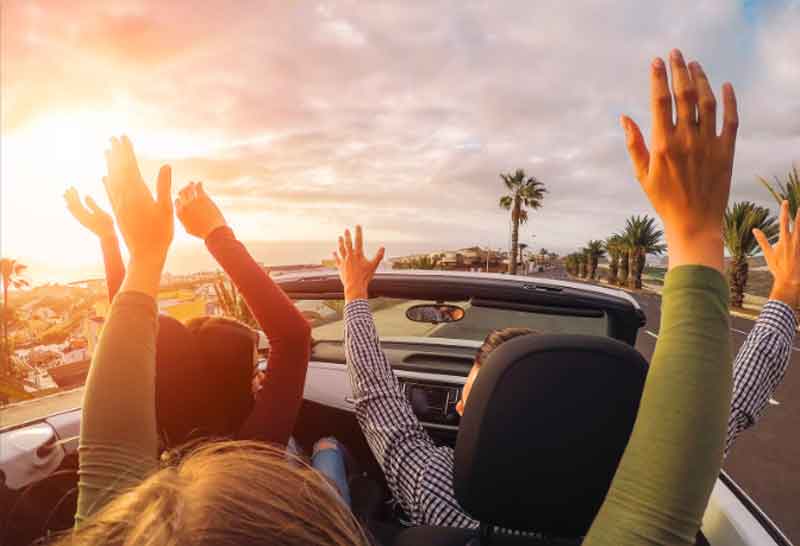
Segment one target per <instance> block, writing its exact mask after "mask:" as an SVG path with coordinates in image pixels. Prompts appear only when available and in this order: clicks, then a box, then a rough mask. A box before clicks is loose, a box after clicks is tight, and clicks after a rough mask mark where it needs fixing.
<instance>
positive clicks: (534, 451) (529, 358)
mask: <svg viewBox="0 0 800 546" xmlns="http://www.w3.org/2000/svg"><path fill="white" fill-rule="evenodd" d="M646 375H647V362H646V361H645V360H644V358H642V356H641V355H640V354H639V353H638V352H637V351H636V350H635V349H633V348H632V347H630V346H628V345H626V344H624V343H622V342H619V341H616V340H613V339H610V338H603V337H594V336H578V335H536V334H531V335H526V336H521V337H517V338H514V339H512V340H509V341H507V342H505V343H503V344H502V345H501V346H500V347H498V348H497V349H496V350H494V351H493V352H492V353H491V355H490V356H489V359H488V360H487V362H486V363H485V364H484V365H483V369H482V370H481V372H480V374H478V377H477V379H476V381H475V384H474V385H473V387H472V390H471V392H470V395H469V400H468V402H467V406H466V410H465V412H464V417H463V418H462V419H461V424H460V426H459V431H458V440H457V442H456V450H455V474H454V481H455V493H456V498H457V499H458V502H459V504H460V505H461V506H462V507H463V508H464V509H465V510H466V511H467V512H468V513H469V514H470V516H472V517H473V518H475V519H478V520H480V521H481V522H482V523H484V524H491V525H496V526H500V527H505V528H509V529H515V530H519V531H537V532H540V533H545V534H551V535H555V536H561V537H578V536H582V535H584V534H585V533H586V532H587V531H588V529H589V526H590V525H591V523H592V520H593V519H594V517H595V515H596V514H597V512H598V510H599V509H600V505H601V504H602V502H603V499H604V498H605V495H606V493H607V492H608V488H609V485H610V484H611V479H612V478H613V477H614V473H615V471H616V468H617V464H618V463H619V460H620V458H621V457H622V453H623V451H624V450H625V446H626V445H627V443H628V438H629V437H630V433H631V430H632V429H633V423H634V421H635V420H636V414H637V411H638V409H639V400H640V399H641V396H642V389H643V388H644V381H645V377H646Z"/></svg>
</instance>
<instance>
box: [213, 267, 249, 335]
mask: <svg viewBox="0 0 800 546" xmlns="http://www.w3.org/2000/svg"><path fill="white" fill-rule="evenodd" d="M214 292H215V293H216V295H217V301H218V302H219V306H220V309H221V310H222V314H223V316H226V317H229V318H232V319H236V320H238V321H239V322H241V323H244V324H247V325H248V326H250V327H251V328H260V326H259V325H258V322H257V321H256V319H255V317H254V316H253V313H252V312H251V311H250V308H249V307H248V306H247V303H246V302H245V301H244V297H243V296H242V295H241V294H240V293H239V291H238V290H237V289H236V285H235V284H233V281H229V282H225V280H223V279H218V280H216V281H214Z"/></svg>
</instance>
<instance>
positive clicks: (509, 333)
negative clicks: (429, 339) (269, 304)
mask: <svg viewBox="0 0 800 546" xmlns="http://www.w3.org/2000/svg"><path fill="white" fill-rule="evenodd" d="M536 333H538V332H536V331H535V330H531V329H530V328H503V329H501V330H492V331H491V332H489V335H487V336H486V338H485V339H484V340H483V344H482V345H481V346H480V348H479V349H478V352H477V354H476V355H475V362H474V363H473V364H472V369H470V371H469V375H468V376H467V381H466V382H465V383H464V388H463V389H462V390H461V400H459V401H458V404H456V411H457V412H458V414H459V415H464V406H465V405H466V404H467V398H468V397H469V393H470V391H471V390H472V384H473V383H474V382H475V378H476V377H478V372H480V371H481V366H483V365H484V364H485V363H486V360H487V359H488V358H489V355H490V354H491V352H492V351H494V350H495V349H497V348H498V347H499V346H500V345H502V344H503V343H505V342H506V341H508V340H509V339H514V338H515V337H519V336H524V335H527V334H536Z"/></svg>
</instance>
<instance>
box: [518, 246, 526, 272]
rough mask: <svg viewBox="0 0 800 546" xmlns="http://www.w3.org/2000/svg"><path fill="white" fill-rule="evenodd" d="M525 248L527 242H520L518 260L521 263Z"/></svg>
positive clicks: (523, 260)
mask: <svg viewBox="0 0 800 546" xmlns="http://www.w3.org/2000/svg"><path fill="white" fill-rule="evenodd" d="M526 248H528V245H527V244H525V243H520V244H519V261H520V263H522V264H524V263H525V249H526ZM525 273H527V271H525Z"/></svg>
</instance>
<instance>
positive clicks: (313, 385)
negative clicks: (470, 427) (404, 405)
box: [303, 340, 480, 431]
mask: <svg viewBox="0 0 800 546" xmlns="http://www.w3.org/2000/svg"><path fill="white" fill-rule="evenodd" d="M479 345H480V344H479V343H474V342H458V343H456V342H453V341H452V340H441V341H438V340H437V341H435V342H433V343H427V342H426V343H419V342H418V341H417V342H406V341H399V340H394V341H392V340H389V341H383V342H382V343H381V348H382V349H383V352H384V354H385V355H386V357H387V359H388V360H389V363H390V364H391V366H392V369H393V371H394V374H395V376H396V377H397V379H398V380H399V381H400V386H401V388H402V390H403V394H404V395H405V396H406V398H407V399H408V401H409V403H410V404H411V407H412V408H413V410H414V413H415V414H416V415H417V417H418V418H419V420H420V421H421V422H422V424H423V426H425V427H426V428H428V429H431V430H446V431H457V430H458V423H459V416H458V413H457V412H456V410H455V406H456V403H457V402H458V400H459V399H460V398H461V389H462V387H463V386H464V382H465V381H466V377H467V375H468V374H469V370H470V368H471V367H472V363H473V359H474V355H475V350H476V349H477V347H478V346H479ZM303 397H304V398H305V399H306V400H309V401H311V402H316V403H318V404H322V405H324V406H328V407H332V408H336V409H340V410H345V411H349V412H355V400H354V399H353V395H352V389H351V387H350V378H349V375H348V372H347V367H346V365H345V356H344V348H343V346H342V343H341V342H339V341H320V342H317V343H316V344H315V345H314V350H313V352H312V360H311V362H310V363H309V366H308V373H307V375H306V386H305V393H304V395H303Z"/></svg>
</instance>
